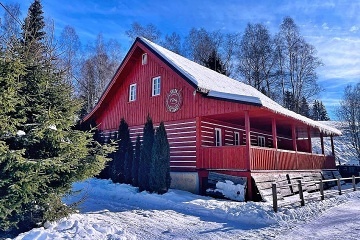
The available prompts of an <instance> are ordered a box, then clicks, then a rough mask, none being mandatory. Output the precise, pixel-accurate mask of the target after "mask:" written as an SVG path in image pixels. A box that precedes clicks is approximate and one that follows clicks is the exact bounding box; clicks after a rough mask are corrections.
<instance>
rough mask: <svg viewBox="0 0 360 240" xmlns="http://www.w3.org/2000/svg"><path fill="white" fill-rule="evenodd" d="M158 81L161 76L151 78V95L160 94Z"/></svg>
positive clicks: (159, 81)
mask: <svg viewBox="0 0 360 240" xmlns="http://www.w3.org/2000/svg"><path fill="white" fill-rule="evenodd" d="M160 83H161V78H160V77H154V78H153V79H152V91H151V92H152V96H158V95H160Z"/></svg>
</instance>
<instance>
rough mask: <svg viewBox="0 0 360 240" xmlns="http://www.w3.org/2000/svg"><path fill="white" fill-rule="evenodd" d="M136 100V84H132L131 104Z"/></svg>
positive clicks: (130, 91)
mask: <svg viewBox="0 0 360 240" xmlns="http://www.w3.org/2000/svg"><path fill="white" fill-rule="evenodd" d="M135 100H136V83H134V84H131V85H130V88H129V102H132V101H135Z"/></svg>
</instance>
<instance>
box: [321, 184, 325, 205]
mask: <svg viewBox="0 0 360 240" xmlns="http://www.w3.org/2000/svg"><path fill="white" fill-rule="evenodd" d="M320 196H321V200H324V199H325V197H324V183H323V181H322V179H320Z"/></svg>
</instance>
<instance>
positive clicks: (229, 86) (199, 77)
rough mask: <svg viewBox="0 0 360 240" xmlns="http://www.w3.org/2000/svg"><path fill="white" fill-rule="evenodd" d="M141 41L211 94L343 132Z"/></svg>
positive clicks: (241, 84)
mask: <svg viewBox="0 0 360 240" xmlns="http://www.w3.org/2000/svg"><path fill="white" fill-rule="evenodd" d="M139 39H140V40H141V42H143V43H144V44H145V45H147V46H148V47H149V48H150V49H152V50H153V51H154V52H156V53H157V54H158V55H160V56H161V57H162V58H163V59H164V60H165V61H167V62H168V64H170V65H171V66H172V67H173V68H175V69H176V70H177V71H179V72H180V73H181V74H182V75H184V76H185V77H186V78H187V79H188V80H190V81H191V82H192V83H193V84H194V85H195V86H197V89H198V90H199V91H202V92H206V93H207V95H208V96H209V97H216V98H220V99H227V100H235V101H240V102H244V103H248V104H254V105H260V106H263V107H264V108H267V109H269V110H270V111H272V112H274V113H278V114H282V115H284V116H288V117H291V118H293V119H296V120H299V121H301V122H303V123H305V124H306V125H309V126H312V127H315V128H318V129H319V130H320V131H321V132H323V133H325V134H327V135H331V134H335V135H341V131H339V130H337V129H335V128H333V127H330V126H327V125H324V124H322V123H319V122H317V121H314V120H312V119H309V118H307V117H304V116H302V115H300V114H297V113H295V112H293V111H290V110H288V109H286V108H284V107H282V106H281V105H280V104H278V103H276V102H275V101H273V100H272V99H270V98H269V97H267V96H265V95H264V94H262V93H261V92H259V91H258V90H256V89H255V88H253V87H252V86H250V85H247V84H245V83H242V82H240V81H237V80H234V79H232V78H229V77H227V76H225V75H223V74H220V73H218V72H215V71H213V70H211V69H209V68H206V67H204V66H201V65H200V64H197V63H195V62H193V61H191V60H189V59H187V58H185V57H182V56H180V55H178V54H176V53H174V52H171V51H169V50H167V49H165V48H163V47H161V46H159V45H157V44H155V43H153V42H151V41H149V40H147V39H146V38H139Z"/></svg>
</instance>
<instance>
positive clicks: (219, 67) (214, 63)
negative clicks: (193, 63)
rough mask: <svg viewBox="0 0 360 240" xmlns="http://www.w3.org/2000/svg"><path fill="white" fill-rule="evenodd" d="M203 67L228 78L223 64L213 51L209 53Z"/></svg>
mask: <svg viewBox="0 0 360 240" xmlns="http://www.w3.org/2000/svg"><path fill="white" fill-rule="evenodd" d="M204 65H205V67H207V68H210V69H211V70H214V71H215V72H218V73H221V74H224V75H226V76H228V73H227V71H226V68H225V66H224V64H223V63H222V61H221V59H220V57H219V56H218V54H217V52H216V51H215V49H214V50H213V51H212V52H211V54H210V56H209V57H208V59H207V60H206V61H204Z"/></svg>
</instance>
